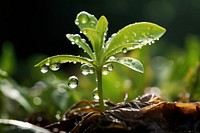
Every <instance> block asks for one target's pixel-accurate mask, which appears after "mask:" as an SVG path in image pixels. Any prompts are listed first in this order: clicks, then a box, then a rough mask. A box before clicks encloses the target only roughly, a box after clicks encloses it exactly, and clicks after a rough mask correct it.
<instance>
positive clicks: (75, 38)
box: [73, 35, 80, 44]
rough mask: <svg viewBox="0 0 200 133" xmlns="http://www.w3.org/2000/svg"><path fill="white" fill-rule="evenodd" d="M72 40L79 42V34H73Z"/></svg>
mask: <svg viewBox="0 0 200 133" xmlns="http://www.w3.org/2000/svg"><path fill="white" fill-rule="evenodd" d="M73 39H74V42H75V43H76V44H77V43H78V42H80V36H79V35H75V36H74V38H73Z"/></svg>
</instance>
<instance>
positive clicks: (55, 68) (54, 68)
mask: <svg viewBox="0 0 200 133" xmlns="http://www.w3.org/2000/svg"><path fill="white" fill-rule="evenodd" d="M49 68H50V69H51V70H52V71H57V70H58V69H60V63H52V64H51V65H50V66H49Z"/></svg>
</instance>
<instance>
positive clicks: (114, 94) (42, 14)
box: [0, 0, 200, 121]
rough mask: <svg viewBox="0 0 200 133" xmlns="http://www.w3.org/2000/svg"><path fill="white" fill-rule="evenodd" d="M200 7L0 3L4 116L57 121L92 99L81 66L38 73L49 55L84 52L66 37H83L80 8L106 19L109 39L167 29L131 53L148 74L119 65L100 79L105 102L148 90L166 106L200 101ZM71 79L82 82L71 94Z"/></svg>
mask: <svg viewBox="0 0 200 133" xmlns="http://www.w3.org/2000/svg"><path fill="white" fill-rule="evenodd" d="M199 5H200V1H199V0H191V1H186V0H184V1H180V0H177V1H173V0H168V1H164V0H151V1H148V0H134V1H132V0H126V1H120V0H109V1H106V0H101V1H94V0H84V1H80V0H73V1H72V0H71V1H70V0H68V1H66V0H55V1H47V0H44V1H33V0H28V1H27V0H26V1H25V0H21V1H12V0H1V1H0V9H1V12H0V18H1V22H0V23H1V25H0V26H1V30H0V45H1V53H0V118H12V119H19V120H24V119H30V118H31V117H30V116H32V115H35V116H40V115H42V116H43V117H45V118H48V119H50V120H48V121H54V120H56V119H59V118H60V117H61V115H62V114H64V112H65V111H66V110H67V109H68V108H69V107H70V106H71V105H72V104H74V103H75V102H77V101H80V100H81V99H88V100H92V99H93V97H92V93H91V92H92V90H93V89H94V88H95V79H94V75H88V76H84V75H82V74H81V72H80V65H79V64H76V65H74V64H73V63H72V64H65V65H62V66H61V70H59V71H56V72H48V73H46V74H42V73H41V72H40V71H39V70H38V69H36V68H34V67H33V66H34V65H35V63H36V62H38V61H40V60H42V59H44V58H45V57H47V56H51V55H56V54H80V53H81V52H82V51H81V50H80V51H79V49H78V48H77V47H76V46H73V45H71V44H70V41H68V40H67V38H66V37H65V35H66V34H67V33H77V32H78V28H77V27H76V26H75V25H74V20H75V16H76V14H77V13H78V12H80V11H82V10H85V11H87V12H89V13H92V14H94V15H95V16H97V17H100V16H101V15H105V16H106V17H107V19H108V21H109V33H108V36H110V35H111V34H112V33H115V32H117V31H118V30H119V29H121V28H122V27H124V26H126V25H128V24H130V23H134V22H140V21H149V22H153V23H156V24H159V25H160V26H162V27H164V28H166V29H167V32H166V34H165V35H164V36H163V37H162V38H161V39H160V40H159V41H157V42H156V43H155V44H153V45H151V46H150V47H147V46H145V47H143V48H142V49H141V50H135V51H133V52H128V53H126V54H128V56H130V57H133V58H136V59H138V60H140V61H141V62H142V63H143V65H144V69H145V70H144V74H140V73H137V72H133V71H131V70H129V69H128V68H124V67H122V66H120V65H114V70H113V71H112V72H110V74H109V75H107V76H104V77H103V80H104V84H103V86H104V90H105V92H104V93H105V99H110V100H112V101H114V102H120V101H123V99H124V97H125V94H126V93H128V95H129V98H128V99H129V100H131V99H134V98H135V97H136V96H138V95H142V94H144V93H147V92H149V93H156V94H160V95H161V96H162V97H163V98H166V99H167V100H169V101H183V102H188V101H196V100H198V101H199V99H200V95H199V94H200V92H199V91H200V38H199V31H200V27H199V26H198V25H199V23H200V22H199V21H200V19H199V17H198V16H200V12H199V11H200V6H199ZM81 54H84V53H81ZM72 75H75V76H77V77H78V78H79V86H78V87H77V88H76V89H73V90H72V89H68V88H67V86H66V81H67V79H68V77H69V76H72ZM44 112H45V113H44ZM44 114H45V115H44ZM33 118H39V117H33ZM43 120H44V119H43ZM33 121H34V120H33Z"/></svg>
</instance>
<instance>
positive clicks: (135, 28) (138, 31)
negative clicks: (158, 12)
mask: <svg viewBox="0 0 200 133" xmlns="http://www.w3.org/2000/svg"><path fill="white" fill-rule="evenodd" d="M75 24H76V25H77V26H78V27H79V29H80V33H82V34H84V35H85V36H86V37H87V38H88V40H89V41H90V43H91V46H90V45H89V44H87V42H86V40H85V39H83V38H81V36H80V35H79V34H67V35H66V36H67V38H68V39H69V40H70V41H71V42H72V44H76V45H78V47H80V48H82V49H83V50H84V52H86V53H87V54H88V57H82V56H75V55H56V56H52V57H48V58H46V59H44V60H42V61H41V62H39V63H38V64H36V65H35V66H36V67H40V69H41V71H42V72H47V71H48V69H49V68H50V69H52V70H58V69H59V66H60V64H62V63H67V62H74V63H76V62H79V63H81V64H83V66H82V67H83V68H85V69H83V73H84V72H85V75H86V74H87V70H86V69H89V68H92V70H94V71H95V73H96V78H97V80H96V81H97V93H98V98H99V99H98V100H99V109H100V110H101V111H104V110H105V107H104V102H103V88H102V74H107V72H109V71H110V70H111V69H110V68H112V64H113V63H118V64H121V65H124V66H126V67H128V68H130V69H132V70H134V71H137V72H140V73H143V71H144V70H143V65H142V63H141V62H140V61H139V60H137V59H134V58H131V57H116V56H115V55H116V54H118V53H126V52H127V51H130V50H134V49H137V48H142V46H144V45H147V44H148V45H151V44H152V43H154V42H155V41H156V40H159V38H160V37H161V36H162V35H163V34H164V33H165V31H166V30H165V29H164V28H163V27H160V26H158V25H156V24H154V23H149V22H139V23H134V24H130V25H128V26H126V27H124V28H122V29H121V30H119V31H118V32H117V33H115V34H113V35H112V36H111V37H110V38H109V39H107V40H106V35H107V30H108V21H107V19H106V17H105V16H101V17H100V18H99V19H96V17H95V16H94V15H91V14H89V13H88V12H85V11H82V12H80V13H79V14H77V17H76V19H75Z"/></svg>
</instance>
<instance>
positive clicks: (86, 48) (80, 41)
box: [66, 34, 95, 60]
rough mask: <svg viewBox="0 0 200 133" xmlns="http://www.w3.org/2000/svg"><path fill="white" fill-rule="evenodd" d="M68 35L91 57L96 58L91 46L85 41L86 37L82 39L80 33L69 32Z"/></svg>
mask: <svg viewBox="0 0 200 133" xmlns="http://www.w3.org/2000/svg"><path fill="white" fill-rule="evenodd" d="M66 37H67V38H68V39H69V40H70V41H71V42H72V43H75V44H77V45H78V46H79V47H81V48H82V49H83V50H84V51H85V52H86V53H87V54H88V55H89V56H90V58H91V59H93V60H95V57H94V54H93V52H92V50H91V48H90V46H89V45H88V44H87V43H86V42H85V39H81V36H80V35H79V34H75V35H73V34H67V35H66Z"/></svg>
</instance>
